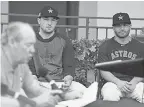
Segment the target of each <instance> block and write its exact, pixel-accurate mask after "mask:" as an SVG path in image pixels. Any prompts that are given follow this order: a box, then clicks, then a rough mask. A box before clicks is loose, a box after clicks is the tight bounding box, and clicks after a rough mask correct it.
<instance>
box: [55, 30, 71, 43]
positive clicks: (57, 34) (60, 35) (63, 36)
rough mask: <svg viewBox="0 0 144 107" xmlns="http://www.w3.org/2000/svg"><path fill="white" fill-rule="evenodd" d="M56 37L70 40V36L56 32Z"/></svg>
mask: <svg viewBox="0 0 144 107" xmlns="http://www.w3.org/2000/svg"><path fill="white" fill-rule="evenodd" d="M56 36H57V37H60V38H62V39H64V40H65V41H68V40H70V38H69V37H68V36H66V35H65V34H62V33H58V32H56Z"/></svg>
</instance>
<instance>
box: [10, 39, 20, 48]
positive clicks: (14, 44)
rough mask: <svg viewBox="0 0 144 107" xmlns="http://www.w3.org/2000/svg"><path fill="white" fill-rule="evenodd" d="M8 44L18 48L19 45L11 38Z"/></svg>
mask: <svg viewBox="0 0 144 107" xmlns="http://www.w3.org/2000/svg"><path fill="white" fill-rule="evenodd" d="M8 42H9V45H10V46H11V47H16V46H17V45H18V44H17V42H16V41H15V40H14V39H13V38H9V39H8Z"/></svg>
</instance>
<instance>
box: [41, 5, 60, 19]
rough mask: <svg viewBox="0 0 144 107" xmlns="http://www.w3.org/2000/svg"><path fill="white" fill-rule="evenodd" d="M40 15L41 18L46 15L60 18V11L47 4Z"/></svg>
mask: <svg viewBox="0 0 144 107" xmlns="http://www.w3.org/2000/svg"><path fill="white" fill-rule="evenodd" d="M38 17H39V18H41V17H46V18H48V17H54V18H56V19H59V17H58V12H57V11H56V10H55V9H54V8H52V7H50V6H45V7H44V8H43V9H42V10H41V11H40V13H39V15H38Z"/></svg>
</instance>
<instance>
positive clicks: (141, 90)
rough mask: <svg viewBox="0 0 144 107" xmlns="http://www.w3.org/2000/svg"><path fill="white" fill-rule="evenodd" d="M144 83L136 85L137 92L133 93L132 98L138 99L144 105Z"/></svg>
mask: <svg viewBox="0 0 144 107" xmlns="http://www.w3.org/2000/svg"><path fill="white" fill-rule="evenodd" d="M143 94H144V83H143V82H140V83H138V84H137V85H136V88H135V90H134V91H133V93H132V94H131V97H132V98H133V99H136V100H137V101H139V102H141V103H144V101H143V100H144V95H143Z"/></svg>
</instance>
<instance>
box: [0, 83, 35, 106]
mask: <svg viewBox="0 0 144 107" xmlns="http://www.w3.org/2000/svg"><path fill="white" fill-rule="evenodd" d="M7 94H8V95H10V96H12V97H14V98H16V99H18V101H19V102H22V103H24V105H26V104H28V105H30V106H31V107H36V102H35V101H33V100H31V99H29V98H27V97H25V96H23V95H20V94H19V93H18V92H14V91H12V90H10V89H9V88H8V86H7V85H5V84H3V83H1V95H2V96H4V95H7Z"/></svg>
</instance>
